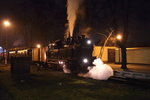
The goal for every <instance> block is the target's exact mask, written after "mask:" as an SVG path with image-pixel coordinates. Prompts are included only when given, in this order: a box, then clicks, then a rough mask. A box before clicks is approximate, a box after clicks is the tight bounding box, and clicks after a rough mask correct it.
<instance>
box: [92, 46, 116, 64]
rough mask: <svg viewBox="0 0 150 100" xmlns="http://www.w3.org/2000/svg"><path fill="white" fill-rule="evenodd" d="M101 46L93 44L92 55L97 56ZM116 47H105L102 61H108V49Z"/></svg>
mask: <svg viewBox="0 0 150 100" xmlns="http://www.w3.org/2000/svg"><path fill="white" fill-rule="evenodd" d="M101 48H102V47H101V46H94V49H93V54H92V55H93V56H95V57H98V56H99V54H100V51H101ZM115 48H116V47H105V48H104V51H103V56H102V61H104V62H108V49H115Z"/></svg>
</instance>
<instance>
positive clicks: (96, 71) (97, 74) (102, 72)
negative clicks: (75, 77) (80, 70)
mask: <svg viewBox="0 0 150 100" xmlns="http://www.w3.org/2000/svg"><path fill="white" fill-rule="evenodd" d="M93 64H94V65H95V66H94V67H88V70H89V72H88V73H86V74H79V76H82V77H89V78H93V79H97V80H107V79H108V78H109V77H110V76H113V74H114V73H113V69H112V68H111V67H110V66H109V65H107V64H104V63H103V62H102V60H101V59H100V58H98V59H95V60H94V62H93Z"/></svg>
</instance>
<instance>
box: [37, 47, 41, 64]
mask: <svg viewBox="0 0 150 100" xmlns="http://www.w3.org/2000/svg"><path fill="white" fill-rule="evenodd" d="M36 47H37V48H38V61H39V62H40V48H41V45H40V44H37V45H36Z"/></svg>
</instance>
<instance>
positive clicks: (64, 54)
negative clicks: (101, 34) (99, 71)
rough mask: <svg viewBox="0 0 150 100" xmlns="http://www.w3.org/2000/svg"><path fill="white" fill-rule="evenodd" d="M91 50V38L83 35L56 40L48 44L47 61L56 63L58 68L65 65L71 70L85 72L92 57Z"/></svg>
mask: <svg viewBox="0 0 150 100" xmlns="http://www.w3.org/2000/svg"><path fill="white" fill-rule="evenodd" d="M92 51H93V43H92V40H90V39H89V38H86V37H85V36H81V37H72V38H67V40H66V41H61V40H58V41H55V42H54V43H50V44H49V45H48V51H47V63H48V64H52V63H53V64H56V65H58V66H59V68H62V67H63V66H64V65H66V66H67V67H68V68H69V69H70V70H71V71H72V72H86V70H87V67H88V66H91V65H92V62H93V59H94V58H93V57H92Z"/></svg>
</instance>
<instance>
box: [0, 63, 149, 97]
mask: <svg viewBox="0 0 150 100" xmlns="http://www.w3.org/2000/svg"><path fill="white" fill-rule="evenodd" d="M0 70H1V72H0V100H150V87H149V85H145V84H144V85H143V84H134V83H133V84H132V83H128V81H127V82H126V81H113V80H107V81H99V80H93V79H87V78H81V77H77V76H75V75H67V74H64V73H62V72H60V71H52V70H43V69H42V70H37V69H36V68H32V70H31V75H30V77H29V78H28V79H27V80H25V81H23V80H21V81H19V82H18V81H15V80H13V79H12V78H11V74H10V72H9V67H7V68H5V67H4V66H3V67H1V68H0ZM135 83H136V81H135Z"/></svg>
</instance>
